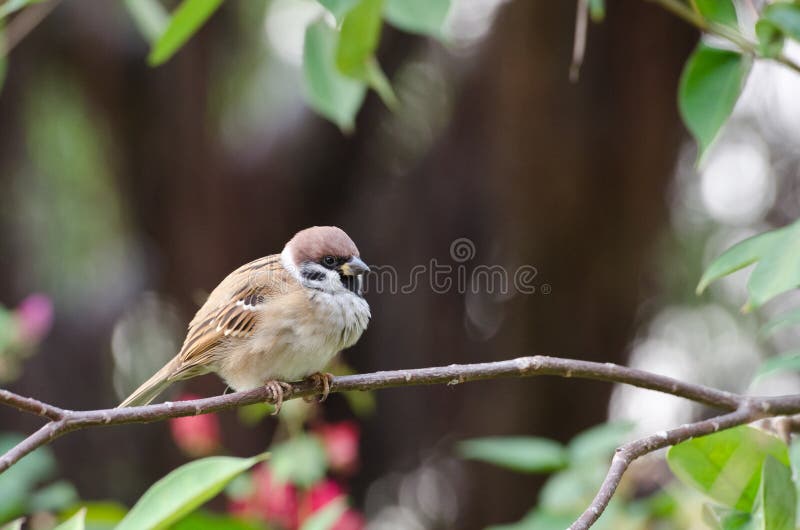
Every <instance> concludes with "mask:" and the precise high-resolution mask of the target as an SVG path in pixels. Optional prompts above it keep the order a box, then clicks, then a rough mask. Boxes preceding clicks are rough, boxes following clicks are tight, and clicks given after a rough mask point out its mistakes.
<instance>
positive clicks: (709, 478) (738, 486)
mask: <svg viewBox="0 0 800 530" xmlns="http://www.w3.org/2000/svg"><path fill="white" fill-rule="evenodd" d="M768 455H772V456H773V457H775V458H777V459H778V460H779V461H780V462H783V463H784V464H786V465H789V454H788V450H787V447H786V444H784V443H783V442H782V441H781V440H779V439H778V438H776V437H774V436H772V435H769V434H767V433H765V432H763V431H760V430H758V429H755V428H753V427H748V426H741V427H734V428H733V429H727V430H725V431H721V432H718V433H714V434H710V435H708V436H702V437H700V438H694V439H692V440H688V441H686V442H683V443H680V444H678V445H675V446H673V447H671V448H670V449H669V451H668V452H667V463H668V464H669V467H670V469H672V472H673V473H674V474H675V476H677V477H678V478H679V479H680V480H682V481H683V482H685V483H687V484H689V485H691V486H693V487H695V488H696V489H698V490H700V491H701V492H703V493H705V494H706V495H708V496H709V497H711V498H713V499H715V500H717V501H719V502H721V503H723V504H725V505H726V506H728V507H731V508H735V509H737V510H741V511H744V512H749V511H751V510H752V508H753V504H754V503H755V500H756V497H757V495H758V488H759V483H760V482H761V468H762V466H763V464H764V460H765V458H766V457H767V456H768Z"/></svg>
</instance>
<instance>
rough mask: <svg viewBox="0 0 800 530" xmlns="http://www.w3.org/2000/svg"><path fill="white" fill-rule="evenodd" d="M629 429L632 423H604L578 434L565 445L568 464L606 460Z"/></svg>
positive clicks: (631, 427)
mask: <svg viewBox="0 0 800 530" xmlns="http://www.w3.org/2000/svg"><path fill="white" fill-rule="evenodd" d="M631 429H633V423H631V422H627V421H626V422H613V423H604V424H602V425H597V426H595V427H592V428H590V429H587V430H585V431H583V432H581V433H578V434H577V435H576V436H575V437H574V438H573V439H572V440H570V442H569V444H568V445H567V450H568V451H569V455H570V457H569V459H570V463H571V464H573V465H574V464H575V463H576V462H586V461H588V460H596V459H601V458H602V459H606V458H608V457H609V456H610V455H612V454H613V453H614V450H615V449H616V448H617V447H619V446H620V445H621V444H622V442H624V441H625V435H627V434H628V433H630V432H631Z"/></svg>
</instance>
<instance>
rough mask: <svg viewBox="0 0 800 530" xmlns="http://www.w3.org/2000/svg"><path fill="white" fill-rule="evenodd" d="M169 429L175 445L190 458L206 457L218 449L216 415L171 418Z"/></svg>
mask: <svg viewBox="0 0 800 530" xmlns="http://www.w3.org/2000/svg"><path fill="white" fill-rule="evenodd" d="M197 398H199V396H195V395H192V394H184V395H182V396H181V398H180V399H181V400H182V401H183V400H187V399H197ZM169 427H170V431H171V432H172V439H173V440H174V441H175V444H176V445H177V446H178V447H180V448H181V450H182V451H183V452H184V453H186V454H188V455H190V456H194V457H198V456H207V455H210V454H212V453H214V452H216V450H217V449H219V446H220V428H219V418H217V415H216V414H203V415H200V416H185V417H183V418H172V419H171V420H169Z"/></svg>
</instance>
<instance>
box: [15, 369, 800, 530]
mask: <svg viewBox="0 0 800 530" xmlns="http://www.w3.org/2000/svg"><path fill="white" fill-rule="evenodd" d="M541 375H552V376H558V377H565V378H578V379H592V380H596V381H606V382H611V383H623V384H627V385H632V386H636V387H640V388H646V389H649V390H654V391H657V392H663V393H665V394H670V395H673V396H677V397H681V398H685V399H689V400H691V401H695V402H697V403H702V404H704V405H707V406H710V407H713V408H716V409H718V410H722V411H725V412H726V413H725V414H722V415H720V416H716V417H713V418H711V419H707V420H703V421H699V422H697V423H692V424H689V425H684V426H681V427H678V428H676V429H673V430H670V431H663V432H661V433H656V434H654V435H652V436H648V437H646V438H642V439H640V440H636V441H634V442H631V443H629V444H626V445H623V446H622V447H620V448H619V449H618V450H617V453H616V454H615V456H614V459H613V460H612V462H611V468H610V469H609V472H608V476H607V477H606V479H605V481H604V482H603V485H602V487H601V489H600V491H599V492H598V494H597V496H596V497H595V499H594V501H593V502H592V504H591V505H590V507H589V508H588V509H587V511H586V512H585V513H584V514H583V515H582V516H581V517H580V519H578V520H577V521H576V522H575V524H573V526H572V527H571V528H572V530H585V529H587V528H589V527H590V526H591V525H592V524H593V523H594V522H595V521H596V520H597V518H598V517H600V515H601V514H602V513H603V510H605V508H606V506H607V505H608V502H609V501H610V499H611V497H612V496H613V494H614V492H615V491H616V488H617V486H618V485H619V481H620V479H621V478H622V475H623V474H624V473H625V471H626V470H627V468H628V466H629V465H630V463H631V462H632V461H633V460H635V459H637V458H639V457H641V456H643V455H645V454H647V453H650V452H653V451H655V450H658V449H661V448H663V447H666V446H668V445H674V444H676V443H679V442H681V441H684V440H687V439H689V438H691V437H693V436H702V435H704V434H709V433H711V432H715V431H717V430H719V429H727V428H730V427H733V426H736V425H741V424H744V423H749V422H751V421H755V420H757V419H761V418H768V417H777V416H783V415H790V414H800V395H792V396H779V397H751V396H742V395H739V394H734V393H731V392H726V391H723V390H717V389H715V388H710V387H706V386H702V385H695V384H692V383H686V382H683V381H679V380H677V379H673V378H671V377H667V376H663V375H659V374H654V373H650V372H646V371H644V370H637V369H635V368H628V367H625V366H619V365H616V364H613V363H596V362H591V361H581V360H575V359H562V358H558V357H547V356H541V355H538V356H534V357H520V358H518V359H511V360H508V361H499V362H491V363H480V364H451V365H449V366H439V367H434V368H418V369H413V370H395V371H390V372H375V373H370V374H358V375H348V376H341V377H335V378H334V379H333V381H332V383H331V387H330V391H331V392H343V391H353V390H378V389H382V388H392V387H400V386H417V385H437V384H446V385H457V384H460V383H466V382H468V381H479V380H485V379H499V378H504V377H534V376H541ZM321 390H322V389H321V388H317V387H316V386H315V384H314V383H313V382H311V381H301V382H297V383H293V384H292V385H291V388H290V389H289V390H288V391H287V392H286V393H285V395H284V400H287V399H294V398H298V397H304V396H310V395H313V394H318V393H320V392H321ZM275 398H276V396H275V395H273V394H272V392H271V390H270V388H268V387H261V388H257V389H254V390H249V391H246V392H235V393H233V394H227V395H222V396H215V397H210V398H203V399H194V400H190V401H179V402H174V403H173V402H166V403H159V404H156V405H145V406H142V407H130V408H121V409H120V408H117V409H104V410H86V411H73V410H65V409H61V408H59V407H56V406H54V405H50V404H47V403H43V402H41V401H37V400H35V399H32V398H27V397H23V396H20V395H18V394H14V393H13V392H9V391H7V390H2V389H0V404H6V405H9V406H11V407H14V408H17V409H19V410H21V411H23V412H27V413H30V414H34V415H37V416H41V417H44V418H48V419H49V420H50V421H49V422H48V423H46V424H45V425H44V426H43V427H41V428H40V429H39V430H38V431H36V432H35V433H33V434H32V435H30V436H28V437H27V438H26V439H25V440H23V441H22V442H20V443H19V444H18V445H16V446H15V447H14V448H12V449H11V450H10V451H8V452H7V453H6V454H4V455H3V456H2V457H0V473H2V472H3V471H5V470H6V469H8V468H9V467H11V466H12V465H14V464H15V463H16V462H18V461H19V460H20V459H21V458H22V457H24V456H25V455H27V454H28V453H30V452H31V451H33V450H35V449H36V448H38V447H41V446H43V445H45V444H47V443H50V442H51V441H53V440H55V439H56V438H58V437H60V436H63V435H64V434H66V433H68V432H72V431H76V430H81V429H86V428H89V427H95V426H103V425H123V424H129V423H150V422H155V421H162V420H165V419H169V418H177V417H181V416H196V415H199V414H208V413H211V412H218V411H221V410H226V409H232V408H236V407H242V406H245V405H250V404H253V403H259V402H264V401H267V402H271V403H274V402H275Z"/></svg>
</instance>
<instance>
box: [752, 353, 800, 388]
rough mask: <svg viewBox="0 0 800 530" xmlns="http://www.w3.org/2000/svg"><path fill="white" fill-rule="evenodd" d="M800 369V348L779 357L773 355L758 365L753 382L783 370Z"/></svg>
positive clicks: (793, 370) (794, 370)
mask: <svg viewBox="0 0 800 530" xmlns="http://www.w3.org/2000/svg"><path fill="white" fill-rule="evenodd" d="M796 371H800V350H798V351H793V352H787V353H785V354H783V355H778V356H777V357H771V358H769V359H767V360H766V361H764V362H763V363H761V366H759V367H758V370H757V371H756V375H755V377H754V378H753V382H754V383H755V382H756V381H760V380H761V379H764V378H765V377H767V376H770V375H775V374H779V373H782V372H796Z"/></svg>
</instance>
